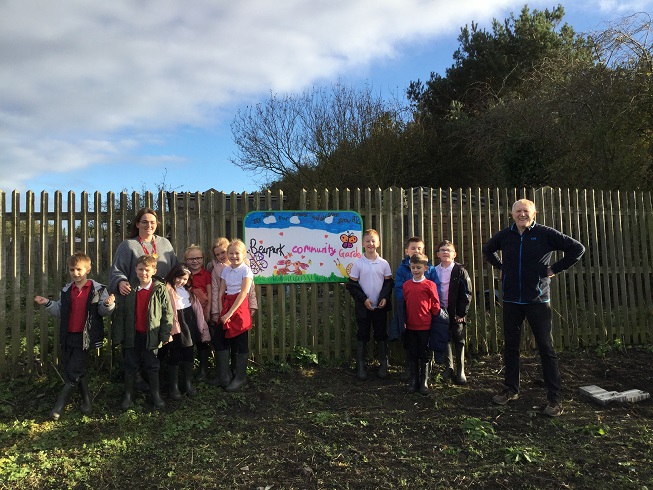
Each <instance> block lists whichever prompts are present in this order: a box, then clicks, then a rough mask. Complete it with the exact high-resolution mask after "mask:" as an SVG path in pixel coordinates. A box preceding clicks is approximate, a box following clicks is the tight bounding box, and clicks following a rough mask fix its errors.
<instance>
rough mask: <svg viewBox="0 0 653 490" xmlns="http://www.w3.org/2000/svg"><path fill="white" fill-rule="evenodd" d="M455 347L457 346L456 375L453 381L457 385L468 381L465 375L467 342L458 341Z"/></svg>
mask: <svg viewBox="0 0 653 490" xmlns="http://www.w3.org/2000/svg"><path fill="white" fill-rule="evenodd" d="M454 347H455V348H456V376H455V377H454V380H453V381H454V383H456V384H457V385H464V384H465V383H467V377H466V376H465V344H463V343H462V342H456V343H455V344H454Z"/></svg>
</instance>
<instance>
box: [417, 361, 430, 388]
mask: <svg viewBox="0 0 653 490" xmlns="http://www.w3.org/2000/svg"><path fill="white" fill-rule="evenodd" d="M429 367H430V366H429V363H428V362H422V361H420V362H419V380H418V391H419V394H420V395H428V394H429V393H430V391H431V390H429Z"/></svg>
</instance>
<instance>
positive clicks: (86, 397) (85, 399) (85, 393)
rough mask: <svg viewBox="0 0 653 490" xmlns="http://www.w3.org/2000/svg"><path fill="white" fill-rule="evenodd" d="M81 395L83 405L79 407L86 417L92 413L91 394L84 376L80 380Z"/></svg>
mask: <svg viewBox="0 0 653 490" xmlns="http://www.w3.org/2000/svg"><path fill="white" fill-rule="evenodd" d="M79 393H80V395H82V403H81V405H80V406H79V410H80V412H82V413H83V414H84V415H88V414H89V413H91V409H92V407H91V392H90V391H89V390H88V380H87V379H86V376H82V377H81V378H80V380H79Z"/></svg>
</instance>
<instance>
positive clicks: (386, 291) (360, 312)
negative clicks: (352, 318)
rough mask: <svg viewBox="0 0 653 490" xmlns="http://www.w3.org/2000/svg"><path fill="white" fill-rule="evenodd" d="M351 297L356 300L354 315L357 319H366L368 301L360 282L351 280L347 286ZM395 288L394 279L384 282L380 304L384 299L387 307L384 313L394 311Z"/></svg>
mask: <svg viewBox="0 0 653 490" xmlns="http://www.w3.org/2000/svg"><path fill="white" fill-rule="evenodd" d="M345 287H346V288H347V291H349V294H351V297H352V298H354V313H355V314H356V318H366V317H367V313H368V311H369V310H368V309H367V308H365V301H366V300H367V295H366V294H365V292H364V291H363V288H362V287H361V285H360V283H359V282H358V281H352V280H351V279H349V282H348V283H347V284H346V286H345ZM393 287H394V280H393V279H392V278H389V279H384V280H383V287H382V288H381V292H380V293H379V302H380V301H381V300H382V299H385V306H384V307H383V311H390V310H391V309H392V288H393Z"/></svg>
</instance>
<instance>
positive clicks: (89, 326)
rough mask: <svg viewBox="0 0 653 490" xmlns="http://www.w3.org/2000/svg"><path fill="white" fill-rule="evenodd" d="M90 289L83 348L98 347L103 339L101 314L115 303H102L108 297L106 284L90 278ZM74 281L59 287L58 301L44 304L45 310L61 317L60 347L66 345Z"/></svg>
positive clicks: (105, 313)
mask: <svg viewBox="0 0 653 490" xmlns="http://www.w3.org/2000/svg"><path fill="white" fill-rule="evenodd" d="M90 281H91V283H92V286H91V291H90V292H89V294H88V301H87V303H86V321H85V323H84V331H83V333H82V334H83V341H82V346H83V348H84V350H87V349H99V348H100V347H102V342H103V341H104V319H103V318H102V317H103V316H107V315H110V314H111V312H112V311H113V309H114V307H115V304H113V303H112V304H111V305H110V306H105V305H104V300H106V299H107V298H108V297H109V292H108V291H107V288H106V286H104V285H103V284H100V283H99V282H95V281H93V280H92V279H91V280H90ZM73 284H74V283H72V282H70V283H68V284H66V285H65V286H64V287H63V288H61V297H60V299H59V301H49V302H48V303H47V304H46V305H45V309H46V311H47V312H48V313H49V314H50V315H52V316H56V317H58V318H60V319H61V321H60V325H59V345H60V346H61V348H62V349H65V346H66V337H67V336H68V321H69V317H70V305H71V297H70V295H71V291H72V286H73Z"/></svg>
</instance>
